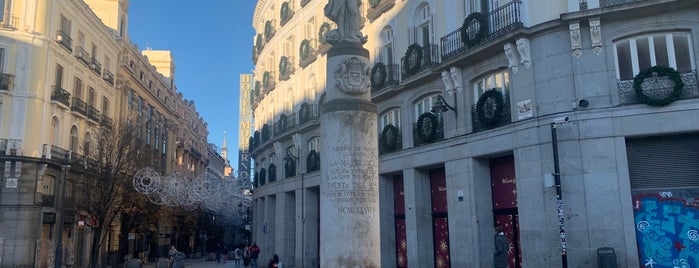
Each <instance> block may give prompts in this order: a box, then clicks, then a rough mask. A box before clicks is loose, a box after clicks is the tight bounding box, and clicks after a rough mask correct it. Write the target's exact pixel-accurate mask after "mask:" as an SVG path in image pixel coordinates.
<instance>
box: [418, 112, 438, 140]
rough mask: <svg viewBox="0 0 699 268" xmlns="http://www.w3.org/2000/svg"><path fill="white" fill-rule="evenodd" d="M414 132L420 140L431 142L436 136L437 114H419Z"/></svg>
mask: <svg viewBox="0 0 699 268" xmlns="http://www.w3.org/2000/svg"><path fill="white" fill-rule="evenodd" d="M415 132H416V134H417V138H418V139H419V140H420V141H422V142H431V141H432V140H433V139H434V137H435V136H437V116H436V115H435V114H433V113H431V112H426V113H424V114H421V115H420V117H418V119H417V126H416V128H415Z"/></svg>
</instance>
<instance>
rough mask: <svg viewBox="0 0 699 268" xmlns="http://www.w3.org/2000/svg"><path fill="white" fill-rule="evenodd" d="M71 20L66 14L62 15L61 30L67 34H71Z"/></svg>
mask: <svg viewBox="0 0 699 268" xmlns="http://www.w3.org/2000/svg"><path fill="white" fill-rule="evenodd" d="M70 28H71V21H70V20H69V19H68V18H66V17H65V16H63V15H61V31H63V32H64V33H65V34H66V35H68V36H70Z"/></svg>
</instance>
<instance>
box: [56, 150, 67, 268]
mask: <svg viewBox="0 0 699 268" xmlns="http://www.w3.org/2000/svg"><path fill="white" fill-rule="evenodd" d="M68 170H70V154H68V153H66V154H65V158H64V159H63V162H62V163H61V172H62V174H61V197H60V198H59V200H60V201H61V202H60V211H59V212H58V232H57V234H58V240H57V241H56V259H55V261H54V265H55V266H54V267H56V268H60V267H61V265H62V262H63V210H64V209H65V197H66V176H67V173H68ZM56 208H58V206H56Z"/></svg>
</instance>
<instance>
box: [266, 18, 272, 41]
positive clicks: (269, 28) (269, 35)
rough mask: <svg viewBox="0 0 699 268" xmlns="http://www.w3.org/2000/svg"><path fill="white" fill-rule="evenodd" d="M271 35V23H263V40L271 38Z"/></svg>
mask: <svg viewBox="0 0 699 268" xmlns="http://www.w3.org/2000/svg"><path fill="white" fill-rule="evenodd" d="M272 34H274V28H272V21H271V20H268V21H266V22H265V40H269V39H270V38H272Z"/></svg>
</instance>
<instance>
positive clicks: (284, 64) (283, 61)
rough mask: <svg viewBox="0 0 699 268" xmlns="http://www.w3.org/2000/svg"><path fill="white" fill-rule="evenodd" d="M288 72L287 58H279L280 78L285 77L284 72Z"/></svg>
mask: <svg viewBox="0 0 699 268" xmlns="http://www.w3.org/2000/svg"><path fill="white" fill-rule="evenodd" d="M288 70H289V58H287V57H286V56H282V57H281V58H279V74H280V76H281V75H285V74H286V71H288Z"/></svg>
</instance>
